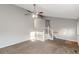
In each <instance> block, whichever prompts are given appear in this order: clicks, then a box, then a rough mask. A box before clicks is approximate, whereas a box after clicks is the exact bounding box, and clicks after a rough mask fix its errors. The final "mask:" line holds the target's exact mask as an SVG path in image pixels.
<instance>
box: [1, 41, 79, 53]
mask: <svg viewBox="0 0 79 59" xmlns="http://www.w3.org/2000/svg"><path fill="white" fill-rule="evenodd" d="M75 53H76V54H78V53H79V47H78V46H74V47H72V46H71V45H68V44H65V41H64V40H53V41H50V40H47V41H45V42H41V41H35V42H31V41H25V42H22V43H19V44H15V45H12V46H8V47H5V48H2V49H0V54H75Z"/></svg>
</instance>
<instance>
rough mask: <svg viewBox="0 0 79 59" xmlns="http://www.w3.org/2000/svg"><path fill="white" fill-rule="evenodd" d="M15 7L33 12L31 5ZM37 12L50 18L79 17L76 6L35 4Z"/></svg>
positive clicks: (78, 8) (77, 6)
mask: <svg viewBox="0 0 79 59" xmlns="http://www.w3.org/2000/svg"><path fill="white" fill-rule="evenodd" d="M17 6H19V7H22V8H25V9H28V10H31V11H33V5H32V4H17ZM37 8H38V10H39V11H43V12H44V15H46V16H51V17H61V18H71V19H77V18H78V17H79V5H78V4H37Z"/></svg>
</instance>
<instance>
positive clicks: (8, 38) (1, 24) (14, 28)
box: [0, 5, 33, 48]
mask: <svg viewBox="0 0 79 59" xmlns="http://www.w3.org/2000/svg"><path fill="white" fill-rule="evenodd" d="M25 13H27V12H26V11H25V10H24V9H21V8H19V7H16V6H13V5H0V48H2V47H5V46H9V45H12V44H16V43H19V42H22V41H26V40H27V39H29V35H30V32H31V31H32V27H33V22H32V19H31V16H26V15H24V14H25Z"/></svg>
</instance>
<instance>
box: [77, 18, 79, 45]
mask: <svg viewBox="0 0 79 59" xmlns="http://www.w3.org/2000/svg"><path fill="white" fill-rule="evenodd" d="M77 40H78V45H79V19H78V20H77Z"/></svg>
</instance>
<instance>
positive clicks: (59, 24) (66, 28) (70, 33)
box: [48, 17, 77, 41]
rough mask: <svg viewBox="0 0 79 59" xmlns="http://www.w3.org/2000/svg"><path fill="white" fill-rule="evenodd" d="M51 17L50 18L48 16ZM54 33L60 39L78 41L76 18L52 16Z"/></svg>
mask: <svg viewBox="0 0 79 59" xmlns="http://www.w3.org/2000/svg"><path fill="white" fill-rule="evenodd" d="M48 19H50V18H48ZM51 26H52V28H53V32H54V35H55V36H56V37H57V38H59V39H65V40H74V41H76V40H77V39H76V38H77V37H76V20H74V19H65V18H55V17H54V18H51Z"/></svg>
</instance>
